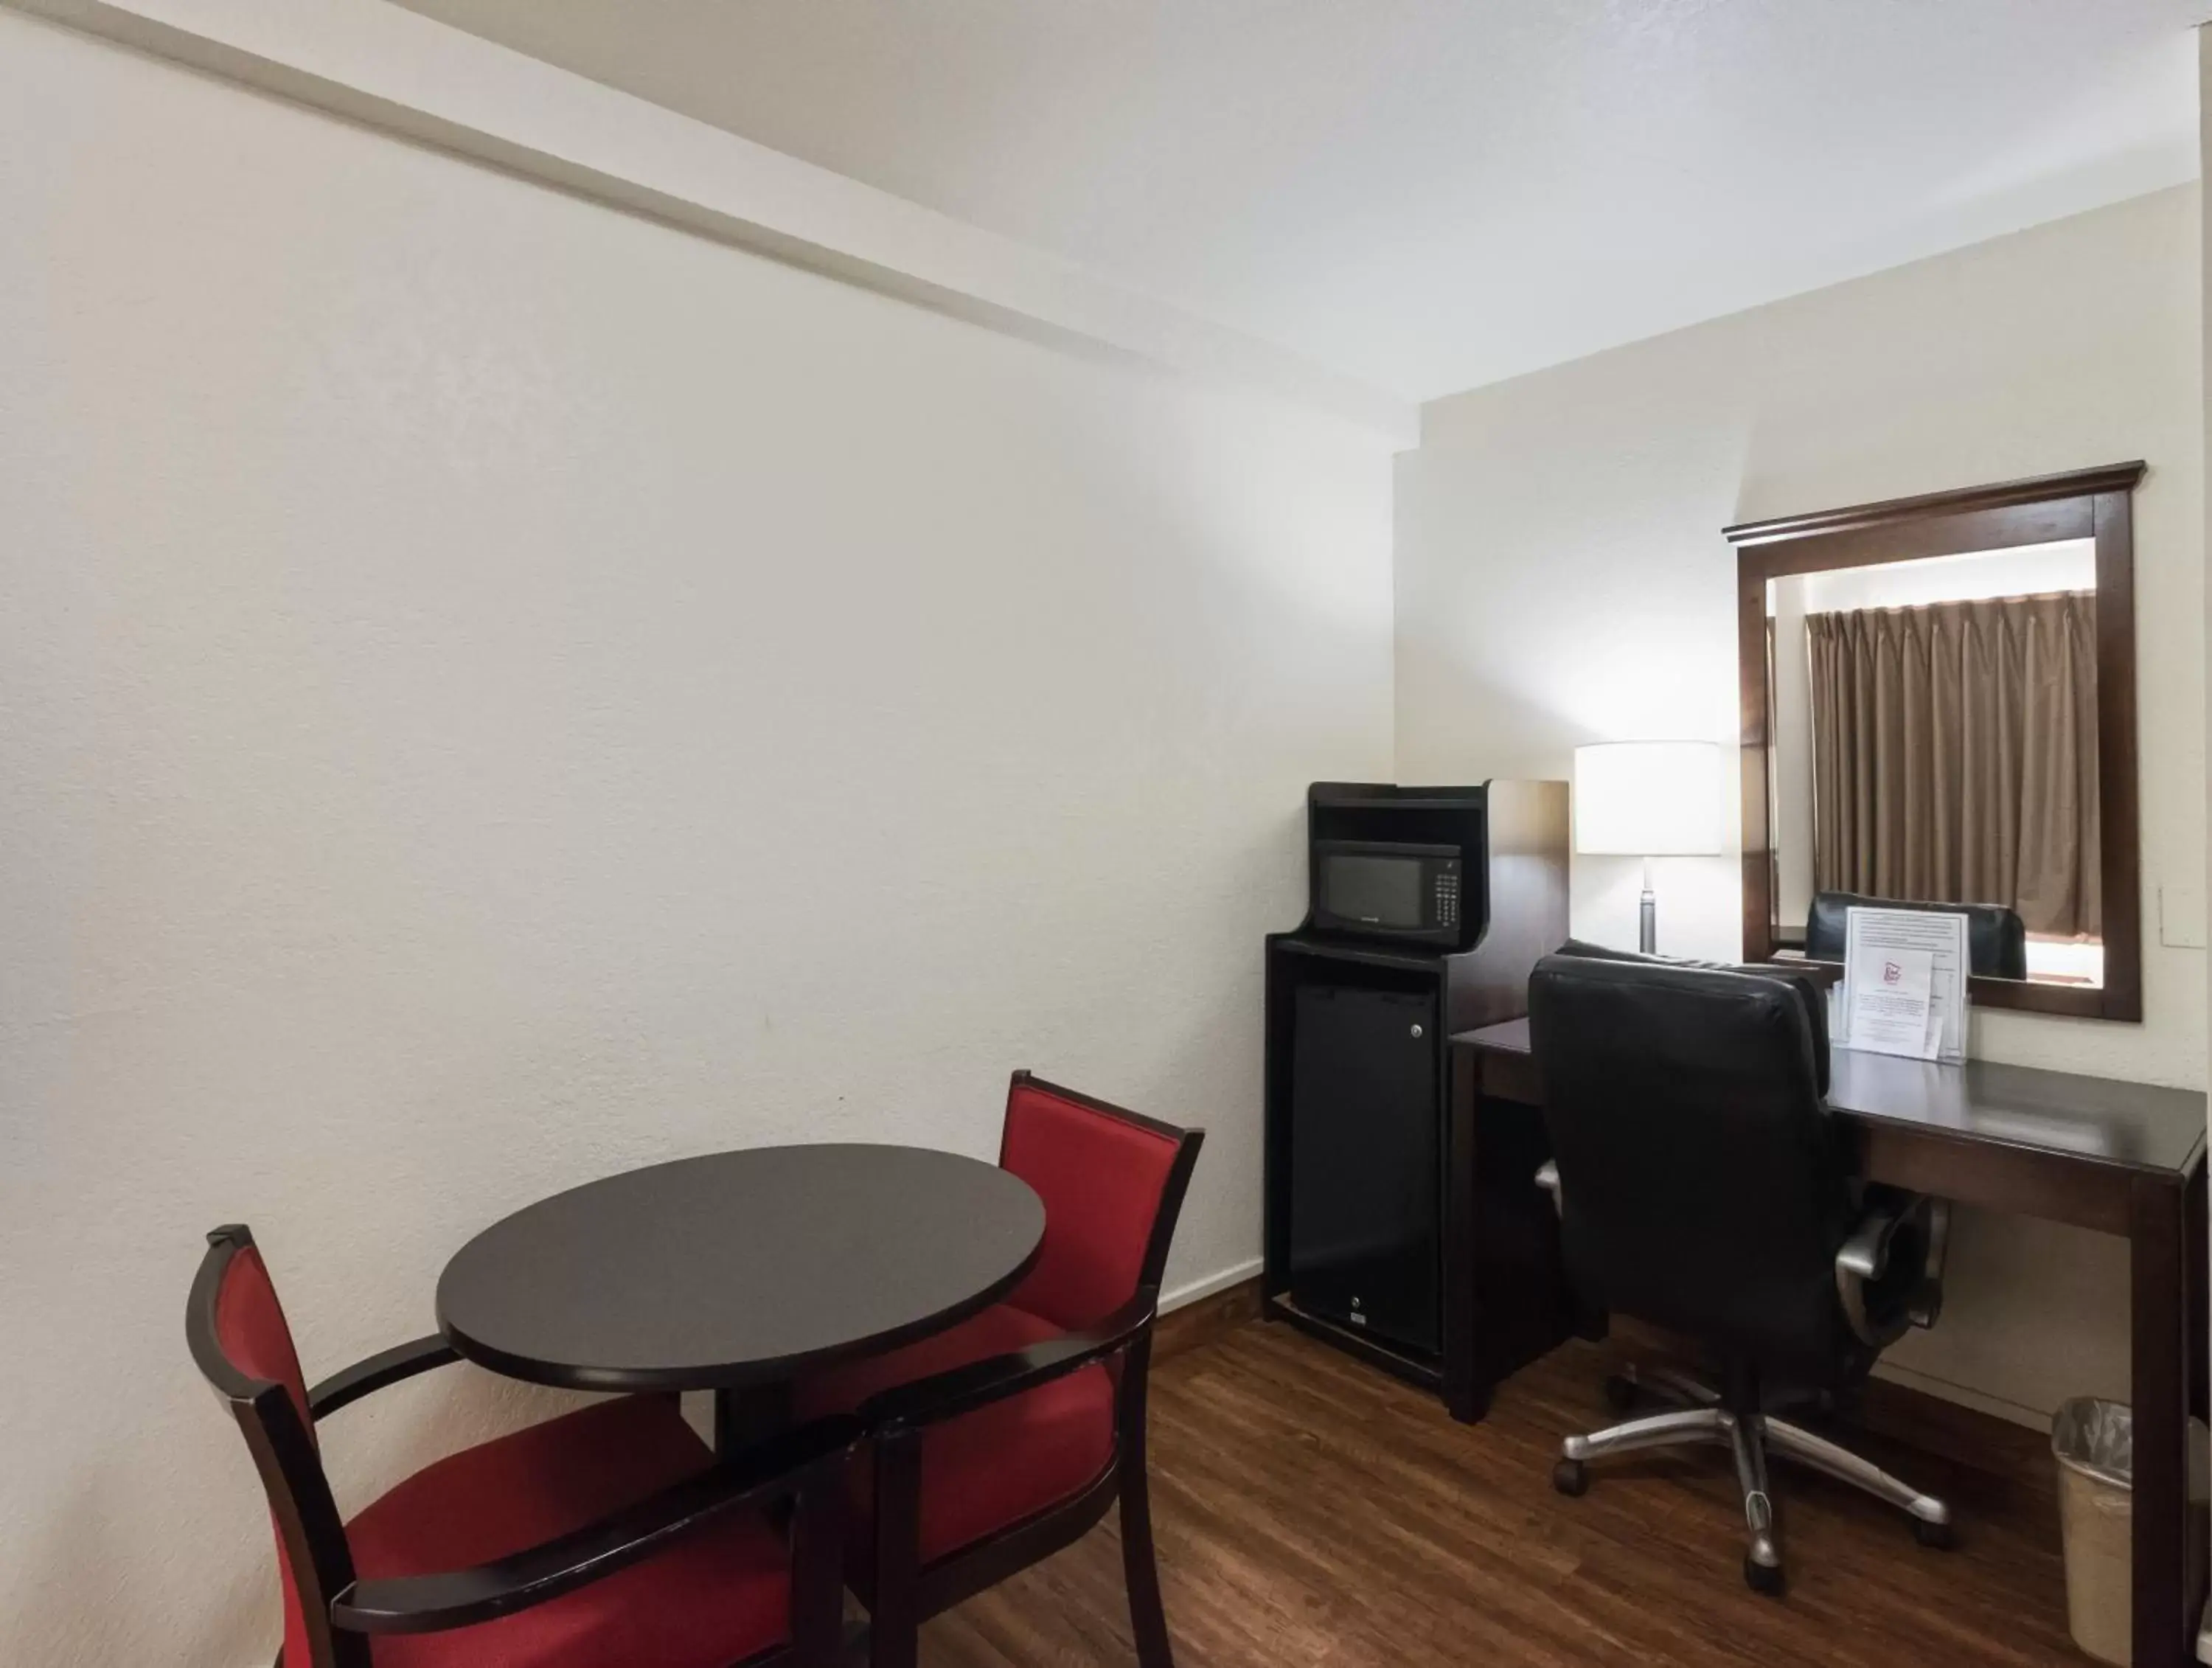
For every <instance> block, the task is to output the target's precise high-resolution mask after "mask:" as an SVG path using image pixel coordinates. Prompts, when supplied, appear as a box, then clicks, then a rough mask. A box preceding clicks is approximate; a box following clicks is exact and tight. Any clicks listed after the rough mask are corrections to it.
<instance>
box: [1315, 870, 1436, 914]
mask: <svg viewBox="0 0 2212 1668" xmlns="http://www.w3.org/2000/svg"><path fill="white" fill-rule="evenodd" d="M1322 904H1323V906H1324V907H1325V908H1326V909H1327V910H1328V913H1329V914H1331V915H1332V916H1335V917H1336V918H1337V919H1338V920H1339V921H1357V922H1361V923H1362V924H1363V925H1365V926H1370V927H1385V928H1396V929H1398V930H1400V931H1406V932H1411V931H1416V930H1418V929H1419V928H1421V927H1422V926H1423V925H1424V924H1425V922H1424V921H1423V918H1422V913H1421V864H1420V861H1419V859H1418V858H1413V857H1365V856H1358V855H1353V854H1352V853H1349V852H1338V853H1335V854H1334V855H1331V856H1330V857H1329V858H1328V867H1327V868H1326V870H1325V871H1324V880H1323V891H1322Z"/></svg>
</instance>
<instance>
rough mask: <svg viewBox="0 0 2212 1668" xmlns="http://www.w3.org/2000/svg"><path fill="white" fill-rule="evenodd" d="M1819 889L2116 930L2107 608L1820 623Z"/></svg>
mask: <svg viewBox="0 0 2212 1668" xmlns="http://www.w3.org/2000/svg"><path fill="white" fill-rule="evenodd" d="M1805 635H1806V643H1807V649H1808V655H1809V659H1810V662H1811V668H1810V669H1811V678H1812V698H1813V777H1814V782H1813V832H1814V839H1813V874H1814V886H1816V887H1817V888H1818V889H1820V890H1821V891H1824V892H1825V891H1838V892H1867V893H1871V894H1874V895H1875V896H1879V897H1885V898H1926V899H1928V900H1929V901H1931V902H1938V903H1955V904H2011V905H2012V906H2013V907H2014V908H2015V909H2017V910H2019V911H2020V913H2021V918H2022V920H2023V921H2024V922H2026V923H2027V929H2028V931H2030V932H2031V933H2041V934H2052V935H2056V936H2060V937H2077V936H2080V937H2096V936H2099V935H2100V930H2101V924H2102V907H2101V899H2100V874H2101V872H2102V871H2101V866H2100V855H2099V849H2098V832H2097V828H2098V822H2097V819H2098V798H2097V599H2096V595H2095V594H2094V593H2093V592H2087V591H2075V592H2067V593H2063V594H2057V595H2051V596H2033V597H1999V598H1993V599H1990V600H1984V601H1978V602H1939V603H1932V604H1929V605H1926V606H1920V607H1911V608H1864V609H1857V610H1853V611H1850V612H1838V613H1825V614H1808V615H1807V616H1806V617H1805Z"/></svg>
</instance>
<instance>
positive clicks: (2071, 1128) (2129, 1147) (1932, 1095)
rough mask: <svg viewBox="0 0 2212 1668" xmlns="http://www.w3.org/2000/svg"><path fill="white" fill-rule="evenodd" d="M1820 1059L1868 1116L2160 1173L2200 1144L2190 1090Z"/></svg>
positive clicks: (1846, 1107)
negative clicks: (1825, 1062)
mask: <svg viewBox="0 0 2212 1668" xmlns="http://www.w3.org/2000/svg"><path fill="white" fill-rule="evenodd" d="M1451 1040H1452V1041H1453V1043H1454V1044H1464V1045H1466V1046H1468V1047H1471V1048H1478V1049H1484V1050H1490V1051H1492V1052H1494V1053H1499V1054H1519V1055H1526V1054H1528V1053H1529V1052H1530V1049H1529V1043H1528V1020H1508V1021H1507V1022H1506V1023H1504V1025H1495V1026H1485V1027H1484V1028H1483V1029H1482V1030H1480V1031H1464V1032H1460V1033H1459V1034H1458V1035H1457V1036H1455V1037H1454V1038H1452V1039H1451ZM1828 1061H1829V1065H1828V1076H1829V1083H1828V1104H1829V1105H1831V1106H1832V1107H1834V1108H1835V1109H1836V1110H1837V1111H1839V1112H1845V1113H1848V1114H1850V1116H1851V1117H1854V1118H1857V1119H1862V1120H1864V1121H1867V1122H1869V1123H1894V1124H1900V1125H1905V1126H1908V1127H1911V1128H1914V1129H1936V1130H1939V1131H1942V1132H1945V1133H1948V1134H1951V1135H1958V1136H1960V1137H1961V1138H1964V1139H1966V1140H1970V1141H1987V1142H1992V1143H1996V1144H1998V1145H2002V1146H2007V1147H2017V1148H2025V1149H2027V1150H2030V1151H2033V1152H2039V1153H2051V1154H2064V1155H2065V1156H2067V1157H2069V1158H2073V1159H2079V1160H2085V1161H2087V1162H2091V1163H2103V1164H2110V1165H2115V1166H2120V1167H2122V1168H2124V1169H2129V1170H2140V1171H2149V1172H2157V1173H2160V1174H2165V1175H2177V1174H2185V1173H2186V1172H2188V1171H2189V1169H2190V1168H2191V1166H2193V1165H2194V1164H2195V1163H2196V1162H2197V1156H2198V1154H2200V1153H2201V1152H2202V1151H2203V1147H2204V1135H2205V1129H2204V1118H2205V1097H2204V1096H2203V1094H2202V1093H2199V1092H2198V1091H2197V1090H2194V1089H2167V1088H2160V1087H2158V1086H2157V1085H2155V1084H2151V1083H2123V1082H2119V1081H2116V1080H2114V1079H2112V1078H2108V1077H2083V1076H2078V1075H2076V1074H2074V1073H2071V1072H2057V1071H2039V1070H2036V1069H2035V1068H2033V1067H2028V1066H2008V1065H2000V1064H1998V1063H1997V1062H1995V1061H1990V1060H1969V1061H1967V1062H1966V1063H1965V1064H1963V1065H1947V1064H1944V1063H1942V1062H1935V1061H1926V1060H1905V1059H1900V1058H1899V1057H1898V1056H1895V1055H1889V1054H1868V1053H1865V1052H1863V1051H1861V1050H1857V1049H1847V1048H1838V1049H1832V1050H1830V1051H1829V1056H1828Z"/></svg>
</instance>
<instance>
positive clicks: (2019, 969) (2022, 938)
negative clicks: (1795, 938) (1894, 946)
mask: <svg viewBox="0 0 2212 1668" xmlns="http://www.w3.org/2000/svg"><path fill="white" fill-rule="evenodd" d="M1854 905H1857V907H1859V908H1861V909H1870V910H1938V911H1941V912H1942V913H1943V914H1946V915H1963V916H1966V971H1968V972H1969V973H1978V974H1980V975H1982V976H1983V977H1985V978H1993V979H2024V978H2026V977H2027V923H2026V922H2023V921H2022V920H2021V918H2020V911H2019V910H2015V909H2012V908H2009V907H2008V906H2007V905H2005V904H1906V903H1901V902H1899V900H1898V899H1896V898H1868V897H1865V896H1863V894H1861V893H1859V892H1815V893H1814V894H1813V907H1812V908H1811V909H1810V910H1808V911H1807V913H1806V916H1805V957H1806V959H1807V960H1808V961H1841V960H1842V959H1844V938H1845V934H1847V933H1848V932H1849V930H1850V910H1851V909H1852V907H1853V906H1854Z"/></svg>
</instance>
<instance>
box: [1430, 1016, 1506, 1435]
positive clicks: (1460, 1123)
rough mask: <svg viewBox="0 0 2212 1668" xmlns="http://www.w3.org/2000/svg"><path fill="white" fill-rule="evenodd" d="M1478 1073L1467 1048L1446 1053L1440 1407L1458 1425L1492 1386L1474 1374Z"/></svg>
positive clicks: (1481, 1407)
mask: <svg viewBox="0 0 2212 1668" xmlns="http://www.w3.org/2000/svg"><path fill="white" fill-rule="evenodd" d="M1481 1070H1482V1068H1481V1066H1480V1064H1479V1063H1478V1062H1477V1061H1476V1059H1475V1057H1474V1050H1472V1049H1465V1048H1455V1049H1453V1050H1451V1095H1450V1100H1449V1106H1450V1111H1449V1113H1448V1114H1447V1115H1446V1117H1445V1120H1444V1278H1443V1304H1444V1315H1443V1320H1444V1326H1443V1333H1444V1409H1445V1411H1446V1412H1448V1413H1449V1414H1450V1415H1451V1416H1452V1417H1453V1418H1455V1419H1456V1420H1458V1421H1460V1422H1461V1423H1462V1424H1463V1425H1472V1424H1474V1423H1475V1422H1476V1421H1479V1420H1480V1419H1481V1418H1482V1417H1483V1416H1484V1415H1486V1414H1487V1413H1488V1412H1489V1411H1490V1397H1491V1392H1492V1390H1493V1389H1494V1388H1495V1386H1494V1385H1492V1384H1490V1383H1489V1382H1488V1381H1487V1380H1486V1379H1484V1378H1482V1377H1480V1375H1479V1374H1478V1373H1477V1371H1476V1361H1475V1347H1474V1325H1475V1317H1474V1301H1475V1300H1474V1212H1475V1196H1474V1139H1475V1121H1476V1114H1477V1111H1478V1109H1479V1103H1480V1099H1481V1096H1482V1087H1481V1083H1480V1076H1481Z"/></svg>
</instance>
